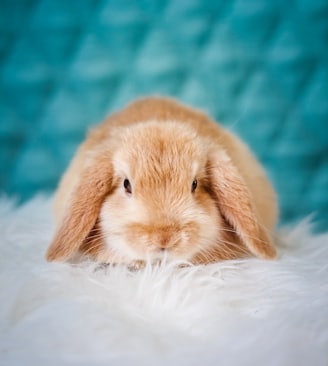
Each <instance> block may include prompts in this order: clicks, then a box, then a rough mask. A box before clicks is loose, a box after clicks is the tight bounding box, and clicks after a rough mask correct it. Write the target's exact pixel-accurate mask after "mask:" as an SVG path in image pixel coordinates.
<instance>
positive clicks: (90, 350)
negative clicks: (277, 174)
mask: <svg viewBox="0 0 328 366" xmlns="http://www.w3.org/2000/svg"><path fill="white" fill-rule="evenodd" d="M50 211H51V210H50V201H49V200H47V199H43V198H36V199H34V200H32V201H31V202H30V203H28V204H27V205H25V206H23V207H21V208H18V209H15V208H13V206H12V205H11V204H10V202H9V201H8V200H6V199H2V200H0V365H6V366H8V365H22V366H27V365H33V366H36V365H42V366H44V365H47V366H50V365H56V366H59V365H86V366H87V365H88V366H89V365H90V366H94V365H95V366H97V365H229V366H233V365H238V366H240V365H261V366H262V365H263V366H264V365H265V366H270V365H286V366H293V365H297V366H300V365H313V366H320V365H328V234H325V235H320V236H314V235H313V234H311V232H310V227H309V224H308V222H303V223H300V224H299V225H298V226H297V227H295V228H293V229H289V230H286V231H285V232H284V233H283V235H282V237H283V243H282V244H280V249H279V253H280V255H279V259H278V260H277V261H263V260H258V259H248V260H243V261H227V262H222V263H218V264H215V265H209V266H205V267H189V268H180V269H177V268H175V267H174V266H169V265H167V266H162V267H155V268H146V269H144V270H142V271H139V272H129V271H128V270H127V269H125V268H121V267H115V268H110V267H108V268H100V267H99V266H97V265H94V264H92V263H89V264H84V265H76V266H72V265H67V264H52V263H51V264H49V263H46V262H45V260H44V252H45V249H46V247H47V245H48V243H49V240H50V238H51V235H52V232H53V224H52V221H51V213H50Z"/></svg>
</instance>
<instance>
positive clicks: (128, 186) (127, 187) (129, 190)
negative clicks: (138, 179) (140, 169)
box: [123, 179, 132, 194]
mask: <svg viewBox="0 0 328 366" xmlns="http://www.w3.org/2000/svg"><path fill="white" fill-rule="evenodd" d="M123 186H124V189H125V192H126V193H129V194H131V193H132V187H131V183H130V181H129V180H128V179H124V182H123Z"/></svg>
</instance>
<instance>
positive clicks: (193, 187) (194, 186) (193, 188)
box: [191, 179, 198, 193]
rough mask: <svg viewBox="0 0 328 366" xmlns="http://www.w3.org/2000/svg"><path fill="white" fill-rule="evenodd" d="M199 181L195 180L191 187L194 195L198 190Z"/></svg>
mask: <svg viewBox="0 0 328 366" xmlns="http://www.w3.org/2000/svg"><path fill="white" fill-rule="evenodd" d="M197 184H198V182H197V179H194V180H193V182H192V185H191V192H192V193H194V192H195V190H196V188H197Z"/></svg>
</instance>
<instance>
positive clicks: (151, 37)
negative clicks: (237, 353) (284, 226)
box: [0, 0, 328, 229]
mask: <svg viewBox="0 0 328 366" xmlns="http://www.w3.org/2000/svg"><path fill="white" fill-rule="evenodd" d="M146 94H162V95H171V96H174V97H177V98H179V99H180V100H182V101H184V102H186V103H189V104H192V105H194V106H196V107H200V108H202V109H204V110H206V111H208V113H210V114H211V115H212V116H213V117H214V118H216V119H218V120H220V121H221V122H222V123H223V124H225V125H227V126H229V127H230V128H231V129H232V130H233V131H235V132H237V133H238V134H239V135H240V136H241V137H242V138H244V139H245V140H246V141H247V142H248V143H249V144H250V145H251V147H252V148H253V150H254V151H255V152H256V153H257V155H258V157H259V158H260V160H261V161H262V162H263V163H264V164H265V166H266V168H267V170H268V172H269V176H270V177H271V179H272V180H273V182H274V184H275V186H276V188H277V190H278V193H279V198H280V205H281V210H282V216H281V217H282V219H281V220H282V222H288V221H291V220H294V219H298V218H300V217H302V216H304V215H307V214H309V213H311V212H318V215H317V219H318V221H319V224H320V227H321V228H326V229H327V228H328V223H327V216H328V2H327V0H294V1H289V2H286V1H281V0H275V1H267V0H231V1H227V0H216V1H213V0H179V1H174V0H102V1H100V0H79V1H67V0H38V1H36V0H2V1H1V2H0V190H1V191H4V192H6V193H8V194H13V195H18V196H20V197H21V198H23V199H27V198H29V197H31V196H32V195H34V194H35V193H36V192H39V191H47V192H51V191H52V190H53V189H54V188H55V186H56V184H57V182H58V179H59V177H60V175H61V173H62V172H63V170H64V169H65V167H66V165H67V163H68V161H69V159H70V158H71V156H72V154H73V152H74V150H75V148H76V146H77V144H78V143H79V142H80V141H81V140H82V139H83V137H84V135H85V131H86V129H87V128H88V127H89V126H91V125H93V124H95V123H97V122H99V121H100V120H101V119H102V118H104V117H105V116H106V115H107V114H108V113H110V112H111V111H113V110H116V109H118V108H121V107H122V106H123V105H124V104H125V103H127V102H129V101H131V100H132V99H134V98H136V97H139V96H141V95H146Z"/></svg>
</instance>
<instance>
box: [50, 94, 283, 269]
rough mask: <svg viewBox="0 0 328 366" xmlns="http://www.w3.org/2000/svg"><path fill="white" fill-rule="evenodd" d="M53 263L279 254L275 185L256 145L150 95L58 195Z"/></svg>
mask: <svg viewBox="0 0 328 366" xmlns="http://www.w3.org/2000/svg"><path fill="white" fill-rule="evenodd" d="M54 212H55V217H56V221H57V229H56V231H55V234H54V238H53V241H52V243H51V244H50V246H49V248H48V250H47V253H46V259H47V260H48V261H74V260H77V259H78V260H83V259H86V258H89V259H91V260H94V261H96V262H101V263H112V264H126V265H130V264H131V263H148V262H149V261H150V262H152V261H158V260H159V261H161V260H162V259H163V258H166V259H168V260H181V261H186V262H189V263H191V264H195V265H197V264H209V263H215V262H217V261H222V260H227V259H239V258H245V257H250V256H254V257H258V258H262V259H274V258H275V257H276V249H275V245H274V240H273V235H274V229H275V225H276V222H277V217H278V207H277V199H276V194H275V191H274V189H273V187H272V185H271V184H270V182H269V181H268V179H267V177H266V175H265V172H264V170H263V168H262V167H261V165H260V164H259V163H258V161H257V160H256V159H255V157H254V156H253V154H252V153H251V152H250V150H249V149H248V147H247V146H246V145H245V144H244V143H243V142H242V141H241V140H240V139H239V138H238V137H236V136H235V135H234V134H232V133H231V132H229V131H227V130H226V129H224V128H223V127H222V126H221V125H219V124H218V123H217V122H214V121H212V120H211V119H210V118H209V117H208V116H207V115H206V114H204V113H203V112H201V111H199V110H196V109H194V108H192V107H189V106H186V105H184V104H181V103H180V102H177V101H175V100H174V99H170V98H164V97H146V98H142V99H139V100H137V101H135V102H132V103H131V104H129V105H128V106H126V107H125V108H124V109H123V110H121V111H118V112H116V113H113V114H112V115H111V116H109V117H108V118H107V119H106V120H105V121H104V122H102V123H101V124H100V125H98V126H96V127H95V128H94V129H93V130H91V131H90V133H89V134H88V137H87V138H86V140H85V141H84V142H83V143H82V144H81V145H80V147H79V148H78V150H77V153H76V155H75V157H74V158H73V160H72V161H71V163H70V165H69V167H68V169H67V171H66V173H65V174H64V176H63V177H62V180H61V182H60V184H59V187H58V189H57V192H56V195H55V202H54Z"/></svg>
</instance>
